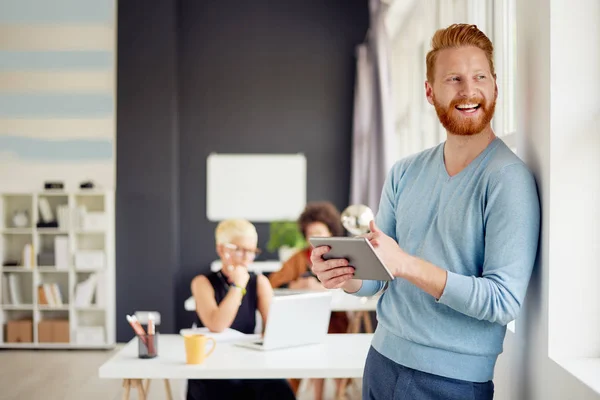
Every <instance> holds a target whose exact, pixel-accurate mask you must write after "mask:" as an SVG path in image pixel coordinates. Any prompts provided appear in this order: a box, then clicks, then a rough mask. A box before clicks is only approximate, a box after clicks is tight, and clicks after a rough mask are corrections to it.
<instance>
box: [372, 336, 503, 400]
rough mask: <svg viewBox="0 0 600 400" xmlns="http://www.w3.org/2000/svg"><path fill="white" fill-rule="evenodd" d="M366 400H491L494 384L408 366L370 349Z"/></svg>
mask: <svg viewBox="0 0 600 400" xmlns="http://www.w3.org/2000/svg"><path fill="white" fill-rule="evenodd" d="M362 390H363V392H362V398H363V400H384V399H385V400H491V399H493V398H494V383H493V382H492V381H488V382H483V383H478V382H468V381H462V380H459V379H451V378H445V377H443V376H438V375H433V374H428V373H426V372H421V371H417V370H414V369H412V368H407V367H404V366H402V365H400V364H397V363H395V362H393V361H392V360H390V359H388V358H386V357H384V356H382V355H381V354H380V353H379V352H377V351H376V350H375V349H374V348H373V347H371V348H370V349H369V354H368V356H367V362H366V365H365V372H364V375H363V389H362Z"/></svg>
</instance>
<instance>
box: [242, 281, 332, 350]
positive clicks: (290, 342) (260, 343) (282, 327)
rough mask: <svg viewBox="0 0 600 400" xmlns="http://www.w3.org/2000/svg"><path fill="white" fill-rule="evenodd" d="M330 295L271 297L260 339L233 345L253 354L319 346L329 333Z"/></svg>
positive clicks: (322, 293) (304, 294) (321, 293)
mask: <svg viewBox="0 0 600 400" xmlns="http://www.w3.org/2000/svg"><path fill="white" fill-rule="evenodd" d="M331 299H332V294H331V293H330V292H326V291H323V292H311V293H301V294H300V293H299V294H289V295H285V296H273V300H271V306H270V307H269V317H268V319H267V324H266V326H265V334H264V335H263V337H262V339H260V340H254V341H249V342H240V343H236V346H242V347H247V348H251V349H256V350H274V349H282V348H289V347H296V346H304V345H309V344H317V343H321V342H322V341H323V340H324V339H325V336H326V335H327V331H328V329H329V318H330V317H331Z"/></svg>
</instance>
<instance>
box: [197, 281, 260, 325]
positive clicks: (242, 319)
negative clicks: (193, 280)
mask: <svg viewBox="0 0 600 400" xmlns="http://www.w3.org/2000/svg"><path fill="white" fill-rule="evenodd" d="M206 277H207V278H208V281H209V282H210V284H211V285H212V287H213V289H214V291H215V300H216V301H217V304H221V301H222V300H223V299H224V298H225V296H226V295H227V292H228V291H229V287H230V285H229V283H228V282H227V278H226V277H225V275H223V274H221V271H219V272H213V273H211V274H209V275H207V276H206ZM256 279H257V276H256V275H255V274H253V273H250V279H249V280H248V285H246V294H245V295H244V297H243V298H242V304H241V305H240V308H239V309H238V313H237V315H236V316H235V319H234V320H233V324H231V326H230V328H231V329H235V330H236V331H240V332H242V333H247V334H251V333H254V329H255V327H256V309H257V307H258V292H257V290H256ZM236 290H237V289H236ZM196 323H197V324H198V326H204V325H203V324H202V321H200V318H199V317H198V315H197V314H196Z"/></svg>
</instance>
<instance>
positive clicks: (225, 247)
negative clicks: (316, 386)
mask: <svg viewBox="0 0 600 400" xmlns="http://www.w3.org/2000/svg"><path fill="white" fill-rule="evenodd" d="M215 239H216V251H217V254H218V255H219V257H220V259H221V262H222V265H223V267H222V268H221V270H220V271H218V272H215V273H210V274H208V275H198V276H197V277H195V278H194V279H193V280H192V284H191V289H192V295H193V296H194V299H195V300H196V313H197V316H198V320H197V322H198V324H199V325H200V326H205V327H207V328H208V329H210V330H211V331H213V332H221V331H223V330H225V329H226V328H232V329H235V330H238V331H240V332H242V333H247V334H251V333H254V330H255V328H256V311H257V310H258V311H259V313H260V315H261V317H262V319H263V321H264V323H266V321H267V318H268V313H269V304H270V303H271V298H272V297H273V289H272V288H271V284H270V283H269V281H268V279H267V278H266V277H265V276H263V275H258V276H257V275H255V274H252V273H249V272H248V266H249V265H250V264H251V263H252V262H253V261H254V258H255V257H256V255H257V254H258V253H259V250H258V248H257V243H258V235H257V232H256V228H255V227H254V225H252V224H251V223H250V222H248V221H246V220H242V219H231V220H225V221H222V222H221V223H219V225H218V226H217V229H216V232H215ZM217 398H219V399H221V398H227V399H257V400H258V399H273V398H277V399H294V398H295V396H294V394H293V392H292V390H291V389H290V387H289V385H288V384H287V382H286V381H285V380H264V379H263V380H256V379H252V380H242V379H238V380H212V379H202V380H198V379H191V380H189V381H188V393H187V400H199V399H202V400H205V399H217Z"/></svg>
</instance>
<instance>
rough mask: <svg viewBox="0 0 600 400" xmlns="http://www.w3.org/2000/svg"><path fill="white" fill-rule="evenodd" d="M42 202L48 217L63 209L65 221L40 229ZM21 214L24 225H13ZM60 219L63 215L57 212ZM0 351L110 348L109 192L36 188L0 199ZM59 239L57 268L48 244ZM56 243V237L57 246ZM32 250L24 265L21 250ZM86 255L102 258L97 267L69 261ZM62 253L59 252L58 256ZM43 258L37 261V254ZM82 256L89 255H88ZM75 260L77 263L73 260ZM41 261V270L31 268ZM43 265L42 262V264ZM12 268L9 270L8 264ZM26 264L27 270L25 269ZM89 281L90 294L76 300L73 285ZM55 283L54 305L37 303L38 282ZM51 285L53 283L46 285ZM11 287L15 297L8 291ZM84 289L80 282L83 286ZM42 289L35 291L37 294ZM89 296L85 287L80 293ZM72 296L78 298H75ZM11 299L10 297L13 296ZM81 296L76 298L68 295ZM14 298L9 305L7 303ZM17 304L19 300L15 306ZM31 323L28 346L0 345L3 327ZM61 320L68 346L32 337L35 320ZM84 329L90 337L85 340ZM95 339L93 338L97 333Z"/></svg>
mask: <svg viewBox="0 0 600 400" xmlns="http://www.w3.org/2000/svg"><path fill="white" fill-rule="evenodd" d="M40 204H41V205H42V209H43V208H44V205H49V206H50V209H51V212H52V213H53V215H54V217H55V219H56V218H57V216H58V214H59V212H58V209H59V207H61V208H65V207H64V206H68V212H67V214H68V217H67V218H66V219H65V218H61V224H60V226H59V227H40V226H39V225H38V222H39V221H41V220H42V215H43V214H44V213H42V212H40ZM16 211H26V212H27V214H28V222H27V225H26V226H24V227H15V226H14V223H13V215H14V213H15V212H16ZM62 215H64V211H63V213H62ZM0 216H1V220H0V236H1V241H0V283H1V285H0V322H1V325H2V329H1V330H0V347H3V348H47V349H90V348H111V347H113V346H114V345H115V330H116V329H115V320H116V318H115V239H114V231H115V228H114V224H115V212H114V194H113V192H110V191H93V190H89V191H88V190H81V191H78V192H65V191H44V192H38V193H3V194H0ZM57 237H64V238H66V240H67V242H68V251H67V252H66V253H68V255H67V257H66V259H63V260H65V261H64V262H63V263H62V265H56V263H52V262H48V260H57V259H58V256H54V257H52V255H53V254H54V255H55V254H57V253H59V252H60V251H58V252H56V251H55V250H56V249H55V248H54V247H55V243H56V242H55V239H56V238H57ZM61 240H63V243H64V239H59V241H61ZM26 245H31V246H32V251H31V252H30V254H32V255H33V256H30V257H29V260H31V262H27V257H26V256H25V251H24V249H25V248H26ZM81 252H93V253H94V254H95V255H96V256H97V257H98V256H100V259H103V261H102V262H101V264H100V265H98V264H97V263H94V264H93V265H92V266H89V265H86V264H85V262H83V263H82V262H81V261H80V262H79V265H77V263H76V255H77V254H79V255H80V256H81ZM60 253H61V254H63V255H64V254H65V252H60ZM42 254H43V255H44V257H41V256H40V255H42ZM88 254H89V253H88ZM80 260H81V259H80ZM40 261H42V264H43V265H39V264H40ZM44 261H45V262H44ZM14 264H17V265H14ZM28 264H29V265H28ZM90 277H94V278H93V280H95V284H93V285H91V286H92V287H93V295H91V294H88V296H81V292H83V290H81V286H82V285H79V286H80V287H79V288H78V284H81V283H82V282H85V281H86V280H88V279H89V278H90ZM43 284H49V285H47V286H57V287H58V288H59V290H60V294H61V297H62V305H43V304H40V298H39V297H40V296H39V295H38V294H39V292H38V290H39V289H38V288H39V287H40V285H43ZM53 284H56V285H53ZM14 285H16V286H17V289H16V292H15V293H11V291H12V290H13V286H14ZM83 286H85V285H83ZM42 290H43V289H42ZM17 293H18V294H17ZM88 293H91V290H90V291H88ZM78 294H79V296H78ZM15 297H16V298H15ZM86 297H87V298H88V299H91V301H85V300H84V301H80V302H79V304H76V300H75V299H76V298H80V299H81V298H86ZM15 300H17V301H15ZM19 300H20V301H19ZM19 319H28V320H31V321H32V329H33V332H32V338H33V341H32V342H31V343H24V342H23V343H7V341H6V340H7V338H6V328H7V322H8V321H11V320H19ZM53 319H59V320H68V321H69V341H68V342H64V343H53V342H44V341H40V340H39V323H40V322H41V321H46V320H53ZM90 330H91V331H93V332H95V334H92V335H91V336H90ZM100 331H102V334H101V335H99V332H100Z"/></svg>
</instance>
